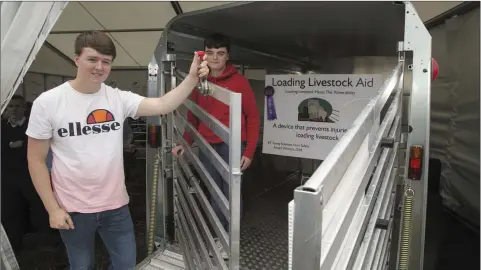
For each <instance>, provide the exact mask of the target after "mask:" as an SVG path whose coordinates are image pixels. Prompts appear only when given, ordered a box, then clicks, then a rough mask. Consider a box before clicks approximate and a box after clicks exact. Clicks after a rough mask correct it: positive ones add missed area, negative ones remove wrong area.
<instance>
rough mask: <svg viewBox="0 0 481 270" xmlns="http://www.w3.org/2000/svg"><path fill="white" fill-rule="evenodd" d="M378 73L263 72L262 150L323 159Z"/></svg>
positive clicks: (376, 83)
mask: <svg viewBox="0 0 481 270" xmlns="http://www.w3.org/2000/svg"><path fill="white" fill-rule="evenodd" d="M381 84H382V75H377V74H376V75H357V74H338V75H321V74H309V75H266V81H265V89H264V95H265V101H264V102H265V106H264V107H265V111H264V136H263V150H262V152H263V153H265V154H274V155H280V156H291V157H300V158H310V159H318V160H324V159H325V158H326V157H327V155H328V154H329V152H330V151H331V150H332V149H333V147H334V146H335V145H336V143H337V142H338V141H339V139H340V138H341V137H342V136H343V135H344V133H346V131H347V129H348V128H350V126H351V125H352V123H353V122H354V120H356V118H357V117H358V116H359V114H360V113H361V111H362V110H363V109H364V108H365V107H366V105H367V104H368V103H369V101H370V100H371V99H372V98H373V97H374V96H375V95H376V94H377V92H378V90H379V87H381Z"/></svg>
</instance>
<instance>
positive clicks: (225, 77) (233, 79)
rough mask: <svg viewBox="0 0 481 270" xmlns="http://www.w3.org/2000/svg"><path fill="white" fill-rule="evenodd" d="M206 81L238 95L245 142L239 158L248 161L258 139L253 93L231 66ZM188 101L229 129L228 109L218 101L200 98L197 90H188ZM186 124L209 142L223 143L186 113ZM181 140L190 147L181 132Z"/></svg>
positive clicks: (242, 77)
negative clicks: (189, 124)
mask: <svg viewBox="0 0 481 270" xmlns="http://www.w3.org/2000/svg"><path fill="white" fill-rule="evenodd" d="M207 79H208V80H209V81H210V82H212V83H214V84H216V85H218V86H221V87H224V88H226V89H229V90H231V91H234V92H237V93H241V94H242V120H241V123H242V128H241V139H242V142H246V148H245V151H244V153H243V156H245V157H247V158H249V159H251V160H252V158H253V157H254V153H255V151H256V146H257V140H258V139H259V125H260V119H259V111H258V110H257V106H256V100H255V97H254V92H253V91H252V88H251V86H250V84H249V81H248V80H247V79H246V78H245V77H244V76H242V75H241V74H240V73H238V72H237V69H236V67H235V66H234V65H231V64H228V65H227V66H226V68H225V70H224V72H223V73H222V75H220V76H218V77H212V76H209V77H208V78H207ZM190 99H191V100H192V101H193V102H194V103H196V104H197V105H199V106H200V107H201V108H202V109H204V110H205V111H206V112H207V113H209V114H210V115H212V116H213V117H215V118H217V119H218V120H219V121H220V122H222V123H223V124H224V125H225V126H226V127H229V106H228V105H226V104H224V103H222V102H221V101H218V100H217V99H215V98H213V97H211V96H203V95H201V94H200V93H199V91H198V90H197V89H194V90H193V91H192V94H191V96H190ZM187 119H188V121H189V122H190V123H191V124H192V126H194V127H195V128H196V129H197V131H198V132H199V133H200V134H201V135H202V136H203V137H204V138H205V140H206V141H207V142H209V143H221V142H223V141H224V140H222V139H221V138H219V137H218V136H217V135H216V134H215V133H214V132H213V131H212V130H211V129H210V128H209V127H208V126H207V125H206V124H205V123H204V122H202V121H199V120H198V119H197V117H196V116H195V115H194V114H193V113H191V112H190V110H189V111H188V113H187ZM184 139H185V140H186V142H187V143H188V144H192V142H193V138H192V137H191V135H190V134H189V132H187V131H186V132H185V133H184Z"/></svg>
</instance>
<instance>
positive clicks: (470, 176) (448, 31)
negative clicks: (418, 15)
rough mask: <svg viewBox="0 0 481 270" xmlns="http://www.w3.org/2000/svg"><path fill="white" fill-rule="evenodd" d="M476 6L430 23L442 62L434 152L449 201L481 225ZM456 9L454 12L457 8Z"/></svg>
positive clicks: (433, 110)
mask: <svg viewBox="0 0 481 270" xmlns="http://www.w3.org/2000/svg"><path fill="white" fill-rule="evenodd" d="M479 12H480V11H479V2H477V7H475V6H474V9H471V10H470V11H469V12H467V13H465V14H462V15H461V14H459V16H450V17H448V18H447V19H446V20H443V21H442V22H441V24H439V25H438V26H436V27H434V28H432V29H431V31H430V32H431V35H432V38H433V57H434V58H436V59H437V61H438V63H439V65H440V67H441V68H440V73H439V77H438V79H437V80H436V81H434V82H433V85H432V95H431V99H432V105H431V147H432V148H431V158H434V159H439V160H440V161H441V164H442V168H441V188H440V192H441V196H442V198H443V201H444V204H445V206H447V207H448V208H449V209H450V210H452V211H453V212H454V213H456V214H457V215H459V216H460V217H462V218H463V219H464V220H465V221H467V222H468V223H469V224H470V225H472V226H473V227H477V229H478V230H479V211H480V209H479V198H480V193H479V189H480V174H479V166H480V162H479V155H480V153H479V147H480V145H479V138H480V134H479V131H480V126H479V122H480V117H479V114H480V112H479V102H480V99H479V91H480V90H479V89H480V85H479V72H480V67H479V57H480V55H479V49H480V47H479V31H480V28H479V27H480V26H479V25H480V14H479ZM453 15H456V14H453Z"/></svg>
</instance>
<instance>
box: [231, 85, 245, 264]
mask: <svg viewBox="0 0 481 270" xmlns="http://www.w3.org/2000/svg"><path fill="white" fill-rule="evenodd" d="M241 113H242V94H239V93H234V92H231V93H230V116H229V117H230V125H229V133H230V134H229V137H230V138H229V144H230V145H229V149H230V150H229V169H230V181H229V184H230V189H229V202H230V206H229V207H230V208H229V209H230V223H229V235H230V239H229V246H230V259H229V269H230V270H237V269H240V215H241V213H240V210H241V208H240V202H241V179H242V178H241V177H242V172H241V169H240V159H241V155H242V153H241Z"/></svg>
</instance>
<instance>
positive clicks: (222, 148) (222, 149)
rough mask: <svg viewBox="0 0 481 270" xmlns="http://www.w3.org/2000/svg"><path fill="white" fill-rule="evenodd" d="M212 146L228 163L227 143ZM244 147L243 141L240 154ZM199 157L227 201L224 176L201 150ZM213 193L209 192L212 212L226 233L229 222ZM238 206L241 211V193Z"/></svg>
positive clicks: (227, 190) (227, 187)
mask: <svg viewBox="0 0 481 270" xmlns="http://www.w3.org/2000/svg"><path fill="white" fill-rule="evenodd" d="M211 146H212V148H214V150H215V151H216V152H217V154H219V156H221V157H222V159H224V161H225V162H226V163H227V164H229V145H227V144H225V143H217V144H211ZM244 149H245V143H242V145H241V155H242V153H244ZM199 159H200V162H202V165H204V167H205V168H206V170H207V172H208V173H209V174H210V176H211V177H212V179H213V180H214V182H215V183H216V184H217V185H218V186H219V188H220V190H221V191H222V193H223V194H224V196H225V197H226V198H227V201H229V184H227V182H226V181H225V180H224V178H223V177H222V176H221V175H220V173H219V172H218V171H217V169H216V168H215V166H214V165H213V164H212V163H211V162H210V159H209V158H208V157H207V155H205V154H203V153H202V151H199ZM213 196H215V195H213V194H211V196H210V197H211V200H210V203H211V205H212V208H213V210H214V212H215V213H216V215H217V217H218V218H219V220H220V222H221V224H222V226H223V227H224V229H225V230H226V232H227V233H229V223H228V222H227V219H226V218H225V217H224V214H223V213H222V211H221V210H220V207H219V206H218V205H217V202H216V201H215V200H214V199H213V198H212V197H213ZM240 208H241V211H240V212H241V213H242V195H241V201H240Z"/></svg>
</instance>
